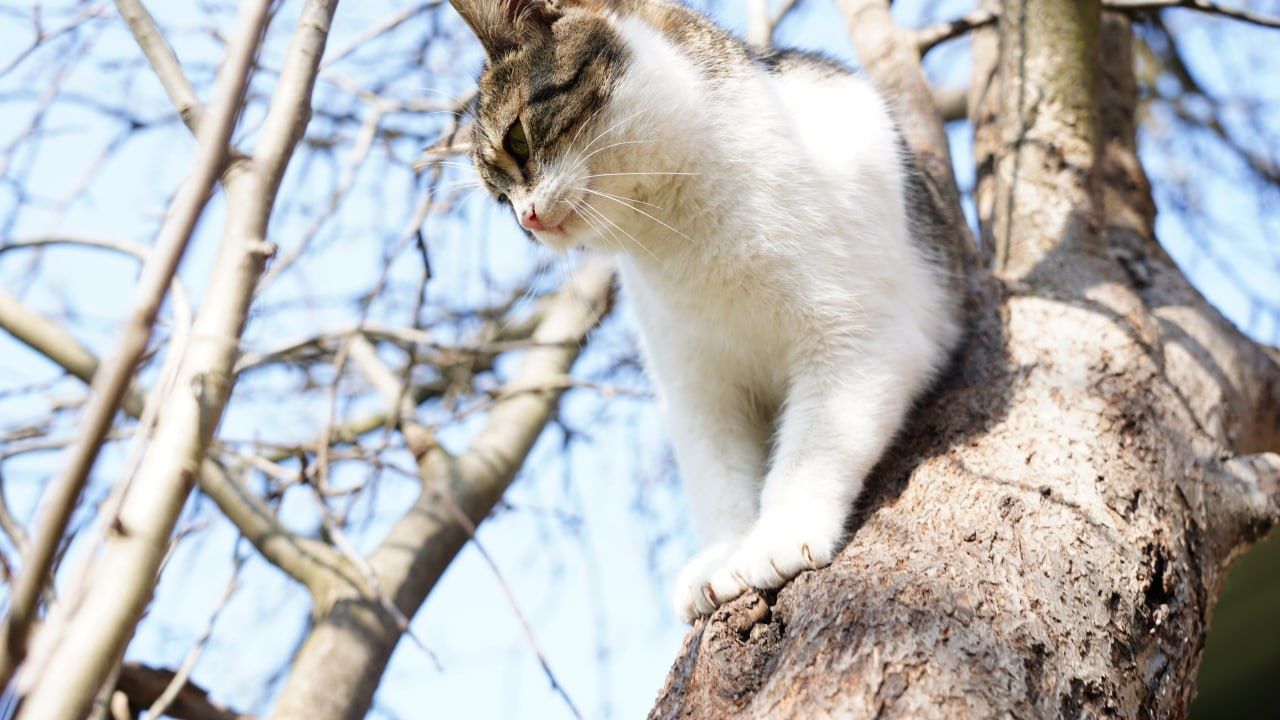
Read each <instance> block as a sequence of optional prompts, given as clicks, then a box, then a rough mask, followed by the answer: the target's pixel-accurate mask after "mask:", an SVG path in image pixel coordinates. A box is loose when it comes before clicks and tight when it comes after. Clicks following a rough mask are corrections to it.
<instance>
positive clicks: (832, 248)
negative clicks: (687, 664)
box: [451, 0, 960, 620]
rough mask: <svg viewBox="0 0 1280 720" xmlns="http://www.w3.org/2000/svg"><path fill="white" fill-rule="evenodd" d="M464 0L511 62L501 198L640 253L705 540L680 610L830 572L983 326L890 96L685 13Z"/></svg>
mask: <svg viewBox="0 0 1280 720" xmlns="http://www.w3.org/2000/svg"><path fill="white" fill-rule="evenodd" d="M451 1H452V3H453V5H454V7H455V8H457V10H458V11H459V13H461V15H462V17H463V18H464V19H466V21H467V22H468V24H469V25H470V26H471V28H472V30H474V31H475V33H476V35H477V36H478V37H479V39H480V41H481V42H482V44H483V45H484V47H485V50H486V53H487V55H488V62H487V63H486V66H485V69H484V72H483V74H482V76H481V78H480V85H479V87H480V91H479V95H478V99H477V107H476V123H475V130H474V136H473V138H472V140H473V158H474V161H475V164H476V167H477V169H478V171H479V173H480V175H481V177H482V178H483V180H484V181H485V184H486V185H487V186H488V187H489V189H490V191H491V192H493V194H494V195H495V196H496V197H498V198H499V200H501V201H503V202H506V203H509V204H510V205H511V206H512V208H513V210H514V211H515V215H516V217H517V218H518V220H519V222H520V224H521V225H522V226H523V227H524V228H525V229H526V230H528V231H529V232H531V233H532V235H533V236H534V237H535V238H537V239H538V240H539V241H541V242H543V243H545V244H547V245H549V246H551V247H553V248H557V249H563V248H567V247H570V246H587V247H591V248H598V249H602V250H606V251H614V252H616V253H617V256H618V263H619V267H620V270H621V277H622V281H623V289H624V291H625V292H626V293H627V294H628V295H629V297H630V299H631V301H632V303H634V306H635V311H636V315H637V317H638V318H639V320H640V325H641V336H642V338H643V345H644V349H645V353H646V357H647V359H648V363H649V368H650V370H651V372H652V373H653V375H654V377H655V379H656V380H657V384H658V385H659V388H660V390H661V392H662V395H663V397H664V399H665V403H666V409H667V413H668V418H669V427H670V435H671V438H672V441H673V442H674V444H675V448H676V455H677V459H678V461H679V465H680V471H681V475H682V476H683V477H684V481H685V484H686V487H687V490H688V496H689V500H690V503H691V505H692V507H693V511H694V516H695V519H696V525H697V528H696V529H697V532H698V534H699V536H700V537H701V539H702V541H703V542H704V544H705V549H704V550H703V552H701V553H700V554H699V555H698V556H697V557H695V558H694V559H693V560H692V561H691V562H690V563H689V564H688V566H686V568H685V569H684V571H683V572H682V573H681V574H680V577H679V580H678V581H677V587H676V592H675V607H676V611H677V612H678V613H679V614H680V615H681V616H682V617H683V618H685V619H686V620H692V619H693V618H695V617H697V616H698V615H702V614H707V613H709V612H711V611H712V610H714V609H715V608H716V607H717V606H719V605H720V604H722V603H724V602H726V601H728V600H730V599H732V598H735V597H737V596H739V595H741V594H742V593H743V592H744V591H745V590H746V589H747V588H748V587H756V588H773V587H778V586H780V585H782V584H783V583H785V582H786V581H787V580H789V579H791V578H792V577H794V576H795V575H796V574H798V573H799V572H800V571H802V570H804V569H806V568H819V567H822V566H825V565H827V564H828V563H830V562H831V561H832V559H833V557H834V556H835V553H836V552H837V551H838V550H839V549H840V547H841V542H842V540H843V535H844V527H845V522H846V519H847V518H848V515H849V512H850V510H851V508H852V507H853V503H854V501H855V499H856V498H857V496H858V494H859V492H861V490H862V486H863V481H864V479H865V478H866V476H867V473H868V472H869V471H870V470H871V468H872V466H873V465H875V463H876V461H877V460H878V459H879V458H880V456H881V454H882V453H883V452H884V450H885V448H886V447H887V446H888V444H889V442H890V440H891V439H892V438H893V436H894V434H895V433H896V432H897V430H898V428H899V427H900V426H901V424H902V422H903V419H904V417H905V415H906V413H907V411H908V409H909V408H910V406H911V403H912V401H913V399H914V398H915V397H916V396H917V395H919V394H920V393H921V392H922V391H923V390H924V389H925V388H926V387H927V386H928V384H929V382H930V380H931V378H932V377H933V376H934V375H935V373H936V372H937V371H938V369H939V368H940V367H941V366H942V365H943V364H944V363H945V362H946V359H947V357H948V354H949V352H950V349H951V348H952V346H953V345H954V344H955V342H956V340H957V338H958V336H959V332H960V331H959V323H958V309H957V302H956V297H955V293H954V291H953V290H952V283H951V282H950V280H949V279H948V277H947V273H946V271H945V270H942V269H940V266H939V265H938V264H937V263H936V262H935V261H934V258H932V257H931V252H932V251H931V243H932V242H933V240H934V238H933V237H932V234H933V232H932V230H931V228H932V229H936V227H937V222H936V219H935V218H933V217H922V216H925V215H928V214H930V213H934V211H933V210H932V208H931V206H930V205H929V204H928V203H927V202H924V198H923V197H917V196H919V195H922V193H919V192H915V191H918V190H919V189H920V183H919V178H918V177H917V176H916V175H915V173H914V170H913V165H912V164H911V162H910V161H909V160H908V159H907V158H906V156H905V155H904V153H903V150H902V144H901V142H900V140H899V137H898V134H897V131H896V129H895V126H894V123H893V120H892V118H891V116H890V114H889V112H888V110H887V108H886V105H885V101H884V99H883V98H882V97H881V96H880V95H879V94H878V93H877V92H876V91H875V90H874V89H873V88H872V87H871V86H870V85H869V84H868V83H867V82H866V81H865V80H863V79H861V78H859V77H858V76H856V75H854V74H853V73H850V72H849V71H847V70H845V69H844V68H842V67H840V66H839V65H837V64H835V63H833V62H830V61H827V60H824V59H821V58H818V57H816V56H811V55H807V54H804V53H799V52H794V51H781V52H769V53H760V52H756V51H755V50H753V49H752V48H749V47H748V46H746V45H745V44H743V43H742V42H740V41H738V40H736V39H734V38H733V37H732V36H730V35H728V34H727V33H725V32H724V31H723V30H721V29H720V28H719V27H717V26H716V25H715V24H714V23H713V22H711V21H710V20H708V19H706V18H705V17H703V16H701V15H699V14H697V13H696V12H694V11H692V10H690V9H688V8H686V7H684V6H683V5H679V4H676V3H673V2H667V1H666V0H451Z"/></svg>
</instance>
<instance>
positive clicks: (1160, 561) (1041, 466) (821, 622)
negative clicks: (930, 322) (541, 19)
mask: <svg viewBox="0 0 1280 720" xmlns="http://www.w3.org/2000/svg"><path fill="white" fill-rule="evenodd" d="M844 5H845V6H846V9H848V10H850V11H851V12H850V15H851V17H852V18H855V19H856V18H857V17H858V13H860V12H862V10H864V9H865V10H866V12H867V14H868V17H869V15H871V14H874V13H878V12H883V10H884V9H883V4H882V3H857V2H846V3H844ZM873 5H879V6H880V7H879V8H878V9H877V8H873V7H872V6H873ZM863 6H866V7H865V8H864V7H863ZM867 8H871V9H867ZM1000 9H1001V17H1000V20H999V22H998V24H997V27H995V28H994V29H990V30H985V31H983V33H982V37H979V38H977V39H976V42H975V53H974V55H975V78H976V79H975V88H974V90H973V93H972V95H971V99H970V108H971V112H972V113H973V115H974V117H973V119H974V123H975V130H976V138H977V139H976V147H975V150H976V153H975V157H976V160H977V164H978V167H979V183H978V186H977V188H976V191H975V199H976V202H977V205H978V211H979V216H980V222H981V235H982V239H983V248H984V254H986V255H988V256H990V259H993V261H994V262H993V267H992V269H991V270H990V271H980V273H979V275H980V277H974V278H971V287H972V288H973V292H972V293H971V298H970V303H969V305H970V307H969V310H970V317H971V327H970V338H969V342H968V344H967V346H966V348H965V349H964V350H963V352H962V353H961V356H960V357H959V358H958V359H957V362H956V366H955V368H954V369H953V371H952V372H951V373H950V375H949V376H948V377H947V378H945V379H944V381H943V382H942V383H941V385H940V387H939V388H938V389H937V390H936V391H935V392H934V393H933V395H932V396H931V397H930V398H929V399H928V400H927V402H925V403H923V404H922V406H921V408H920V410H919V411H918V412H917V413H916V414H915V416H914V418H913V419H912V421H911V423H910V426H909V428H908V429H907V430H906V431H904V432H903V434H902V437H901V438H900V439H899V441H898V442H897V443H896V445H895V447H894V448H893V449H892V450H891V452H890V453H889V455H888V456H887V457H886V458H885V459H884V460H883V461H882V462H881V463H880V465H879V466H878V468H877V469H876V470H875V471H874V472H873V474H872V477H871V479H870V480H869V483H868V491H867V496H866V497H865V498H863V499H862V500H861V501H860V503H859V508H860V512H858V513H857V514H856V520H855V521H854V522H855V524H856V526H857V527H856V528H854V529H853V531H852V536H851V541H850V542H849V545H848V547H847V548H846V549H845V550H844V551H843V552H842V553H841V555H840V557H839V558H838V559H837V561H836V562H835V563H834V564H833V565H832V566H830V567H829V568H826V569H825V570H821V571H817V572H808V573H804V574H803V575H801V576H800V577H799V578H797V579H796V580H795V581H794V582H792V583H791V584H789V585H788V586H786V587H784V588H783V589H782V590H781V591H779V592H777V593H764V594H748V595H746V596H744V597H743V598H740V599H739V600H737V601H735V602H733V603H731V604H730V605H728V606H727V607H725V608H722V609H721V610H720V611H718V612H717V613H715V614H714V615H713V616H712V617H711V618H710V619H709V620H707V621H701V622H700V623H699V624H698V625H696V626H695V627H694V629H693V630H692V631H691V632H690V634H689V636H688V637H687V638H686V641H685V644H684V647H683V648H682V650H681V652H680V655H679V657H678V658H677V660H676V662H675V665H674V667H673V668H672V670H671V672H670V675H669V677H668V679H667V682H666V685H665V687H664V688H663V689H662V691H661V692H660V694H659V697H658V700H657V704H656V706H655V707H654V709H653V711H652V713H651V717H652V718H675V717H699V718H717V719H718V718H730V717H759V718H788V717H795V718H818V717H838V718H844V717H868V718H869V717H910V718H918V717H946V718H956V717H995V716H1008V715H1012V716H1015V717H1029V716H1030V717H1082V716H1083V717H1101V716H1120V717H1178V716H1184V715H1185V714H1186V712H1187V707H1188V705H1189V704H1190V701H1191V699H1192V697H1193V695H1194V688H1195V683H1194V678H1195V673H1196V669H1197V665H1198V662H1199V657H1200V651H1201V648H1202V647H1203V643H1204V637H1205V633H1206V630H1207V626H1208V620H1209V616H1210V613H1211V611H1212V609H1213V604H1214V600H1215V598H1216V596H1217V593H1218V591H1219V590H1220V588H1221V584H1222V580H1223V578H1224V576H1225V570H1226V568H1227V567H1228V566H1229V564H1230V562H1231V560H1232V559H1233V558H1235V557H1236V556H1237V555H1238V554H1239V553H1240V552H1242V551H1243V550H1244V549H1245V548H1247V547H1248V545H1249V544H1251V543H1252V542H1254V541H1256V540H1257V539H1258V538H1260V537H1261V536H1262V535H1263V534H1264V533H1265V532H1266V531H1267V530H1268V529H1269V528H1270V527H1271V526H1272V525H1273V523H1274V522H1275V521H1276V519H1277V515H1278V514H1280V493H1278V492H1277V478H1278V477H1280V458H1278V457H1277V456H1276V455H1275V454H1273V453H1271V452H1267V451H1274V450H1276V449H1278V448H1280V368H1277V366H1276V364H1275V362H1274V361H1273V360H1272V359H1271V358H1270V357H1269V356H1268V354H1267V353H1266V352H1265V351H1264V350H1263V349H1262V348H1260V347H1258V346H1257V345H1255V344H1253V343H1252V342H1250V341H1249V340H1248V339H1247V338H1245V337H1243V336H1242V335H1241V334H1240V333H1239V332H1238V331H1237V330H1236V329H1235V328H1234V327H1233V326H1232V325H1231V324H1230V323H1229V322H1227V321H1226V320H1225V319H1223V318H1222V317H1221V316H1220V315H1219V314H1218V313H1217V312H1216V311H1214V310H1213V309H1212V308H1211V307H1210V306H1209V305H1208V304H1207V303H1206V302H1205V300H1204V299H1203V298H1202V297H1200V295H1199V294H1198V293H1197V292H1196V291H1195V290H1194V289H1192V288H1191V286H1190V285H1189V284H1188V282H1187V281H1186V279H1185V278H1184V277H1183V276H1182V275H1181V274H1180V273H1179V272H1178V270H1177V268H1176V267H1175V266H1174V265H1173V263H1172V262H1171V261H1170V259H1169V258H1168V256H1167V255H1166V254H1165V253H1164V252H1163V251H1162V250H1161V249H1160V247H1159V246H1158V244H1157V243H1156V241H1155V237H1154V229H1153V228H1154V206H1153V203H1152V199H1151V194H1150V189H1149V186H1148V184H1147V181H1146V178H1145V176H1144V174H1143V172H1142V169H1141V166H1140V164H1139V162H1138V159H1137V155H1136V150H1135V143H1134V128H1133V118H1134V105H1135V96H1136V93H1135V90H1134V83H1133V77H1132V72H1131V58H1130V54H1129V38H1130V28H1129V26H1128V22H1127V21H1126V20H1125V19H1124V18H1123V17H1121V16H1113V15H1112V14H1110V13H1106V14H1104V13H1103V12H1102V11H1101V9H1100V6H1099V3H1097V2H1079V3H1063V2H1060V0H1018V1H1010V2H1006V3H1003V7H1002V8H1000ZM868 17H863V18H862V19H863V20H868ZM868 21H869V20H868ZM856 34H857V33H856V29H855V35H856ZM860 50H863V48H862V46H861V45H860ZM885 57H888V56H887V55H885ZM917 59H918V58H917ZM868 60H869V61H868ZM864 64H865V65H867V66H868V70H869V71H870V72H871V74H872V75H873V77H877V78H881V77H884V73H883V72H882V70H883V69H882V68H880V67H878V66H877V60H876V58H867V57H866V56H865V55H864ZM916 70H917V72H918V64H917V68H916ZM961 233H962V231H960V230H957V235H959V234H961Z"/></svg>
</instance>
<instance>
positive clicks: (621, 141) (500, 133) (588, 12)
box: [450, 0, 653, 249]
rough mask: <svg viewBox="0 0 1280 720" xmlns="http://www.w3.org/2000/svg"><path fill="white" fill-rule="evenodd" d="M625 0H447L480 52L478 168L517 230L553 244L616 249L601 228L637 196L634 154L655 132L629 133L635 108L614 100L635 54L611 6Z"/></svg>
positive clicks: (634, 125)
mask: <svg viewBox="0 0 1280 720" xmlns="http://www.w3.org/2000/svg"><path fill="white" fill-rule="evenodd" d="M632 1H634V0H450V2H451V3H452V5H453V6H454V7H455V8H456V9H457V11H458V13H459V14H460V15H461V16H462V17H463V19H465V20H466V21H467V24H468V25H470V27H471V29H472V30H473V31H474V32H475V34H476V36H477V37H478V38H479V39H480V42H481V44H482V45H483V46H484V49H485V53H486V55H487V62H486V63H485V68H484V71H483V73H482V74H481V76H480V80H479V93H478V97H477V100H476V117H475V125H474V130H473V137H472V159H473V161H474V163H475V166H476V170H477V172H478V173H479V175H480V178H481V180H482V181H483V183H484V185H485V187H486V188H487V189H488V190H489V192H490V193H492V194H493V196H494V197H496V198H497V199H498V200H499V201H500V202H503V203H506V204H508V205H510V207H511V208H512V210H513V211H514V213H515V216H516V219H517V221H518V222H519V223H520V225H521V226H522V227H523V228H525V229H526V230H528V231H529V232H531V233H532V234H533V235H534V237H536V238H537V239H538V240H539V241H541V242H543V243H545V244H547V245H549V246H551V247H553V248H556V249H564V248H566V247H570V246H580V245H587V246H591V245H600V246H616V245H617V243H616V242H613V241H611V240H610V239H609V238H607V237H604V236H602V233H610V234H616V233H615V231H614V230H613V228H616V227H618V225H617V224H616V223H617V221H616V220H614V219H611V218H613V217H615V216H616V215H617V213H618V211H620V210H626V209H627V207H626V205H625V203H629V202H634V200H632V199H631V198H633V197H634V196H635V194H636V190H637V188H636V187H635V185H636V183H635V182H632V181H633V180H635V179H640V178H639V176H638V175H635V174H634V173H635V167H636V165H637V162H638V160H637V158H640V157H641V156H642V154H643V152H644V148H645V145H644V143H645V142H652V140H651V139H647V138H646V139H637V138H635V137H632V135H633V134H634V133H635V132H636V129H637V123H635V122H628V120H629V117H630V119H634V118H635V116H636V115H637V113H635V112H631V110H632V109H630V108H625V107H619V106H618V105H619V101H617V100H616V99H615V97H614V95H615V92H614V91H615V88H616V87H617V86H618V84H619V82H621V81H622V79H623V78H624V76H625V75H626V73H627V71H628V68H629V66H630V65H631V62H632V57H631V56H632V51H631V50H630V49H629V48H628V45H627V43H626V42H625V40H624V39H623V37H622V35H621V33H620V31H619V29H618V26H617V15H616V11H617V10H618V8H617V7H615V6H616V5H617V4H619V3H622V2H632ZM640 114H643V113H640ZM628 116H629V117H628ZM648 147H649V148H650V149H652V147H653V146H652V145H649V146H648ZM610 196H613V197H610ZM617 198H622V199H617ZM617 205H623V207H616V206H617ZM610 225H612V227H610ZM619 229H621V228H619Z"/></svg>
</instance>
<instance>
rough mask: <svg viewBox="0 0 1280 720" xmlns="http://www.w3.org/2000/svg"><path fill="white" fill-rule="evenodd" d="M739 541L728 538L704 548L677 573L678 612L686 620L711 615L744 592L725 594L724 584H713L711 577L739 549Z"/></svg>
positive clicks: (690, 620) (688, 621) (690, 621)
mask: <svg viewBox="0 0 1280 720" xmlns="http://www.w3.org/2000/svg"><path fill="white" fill-rule="evenodd" d="M737 545H738V543H737V541H726V542H721V543H717V544H715V545H712V546H711V547H709V548H707V549H706V550H703V551H702V552H700V553H698V554H697V555H695V556H693V559H692V560H690V561H689V562H688V563H686V564H685V566H684V569H683V570H681V571H680V574H679V575H678V576H677V577H676V588H675V598H674V603H673V604H674V605H675V610H676V615H678V616H679V617H680V619H681V620H684V621H685V622H687V623H690V624H692V623H693V621H694V620H696V619H698V618H699V617H701V616H703V615H710V614H711V613H713V612H715V609H716V608H717V607H720V605H722V604H724V603H726V602H728V601H730V600H732V599H733V598H735V597H737V596H738V595H741V594H742V590H738V591H737V593H736V594H726V593H725V592H724V591H725V588H721V587H713V586H712V585H711V582H710V579H711V576H712V574H713V573H715V572H716V571H717V570H719V569H720V567H721V566H722V565H724V562H725V560H727V559H728V558H729V557H730V556H731V555H732V554H733V552H734V550H736V549H737Z"/></svg>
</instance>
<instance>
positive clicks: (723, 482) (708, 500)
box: [667, 376, 767, 622]
mask: <svg viewBox="0 0 1280 720" xmlns="http://www.w3.org/2000/svg"><path fill="white" fill-rule="evenodd" d="M668 397H669V401H668V408H667V417H668V421H669V426H670V430H671V437H672V443H673V445H674V446H675V450H676V457H677V460H678V461H679V465H680V474H681V476H682V479H683V481H684V488H685V493H686V496H687V497H688V500H689V506H690V509H691V510H692V511H693V520H694V528H695V530H696V531H697V535H698V539H699V541H700V542H701V544H702V546H703V548H704V549H703V550H702V551H701V552H700V553H698V554H697V555H695V556H694V557H693V559H691V560H690V561H689V562H688V563H687V564H686V565H685V567H684V569H683V570H681V572H680V574H679V575H678V576H677V579H676V586H675V593H674V595H675V596H674V606H675V610H676V614H677V615H679V616H680V617H681V618H682V619H684V620H685V621H686V622H692V620H693V619H694V618H696V617H698V616H699V615H705V614H708V613H710V612H711V611H712V610H714V609H715V608H716V606H717V605H719V604H720V602H722V600H720V599H719V598H717V597H716V596H715V595H714V594H712V593H710V592H709V591H708V589H709V588H710V584H709V580H710V578H711V576H712V575H713V574H714V573H716V572H718V571H719V570H720V568H721V567H722V566H723V565H724V563H725V562H726V561H727V560H728V558H730V557H732V556H733V554H734V553H736V552H737V549H738V546H739V544H740V543H741V541H742V538H743V537H744V536H745V535H746V533H747V531H748V530H749V529H750V528H751V526H752V523H753V521H754V520H755V518H756V515H757V514H758V508H759V493H760V486H761V480H760V478H761V477H762V475H763V473H764V464H765V444H766V439H767V429H766V428H765V427H763V426H762V425H761V419H760V418H758V417H757V416H756V414H755V413H754V412H753V410H752V406H751V403H750V402H749V401H748V398H747V396H746V394H745V393H744V392H743V391H742V390H741V388H740V387H738V386H736V385H734V384H733V383H730V382H727V381H726V380H725V379H724V378H723V377H711V376H707V377H681V378H680V381H679V384H678V385H677V386H674V387H672V388H671V390H670V392H669V393H668Z"/></svg>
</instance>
